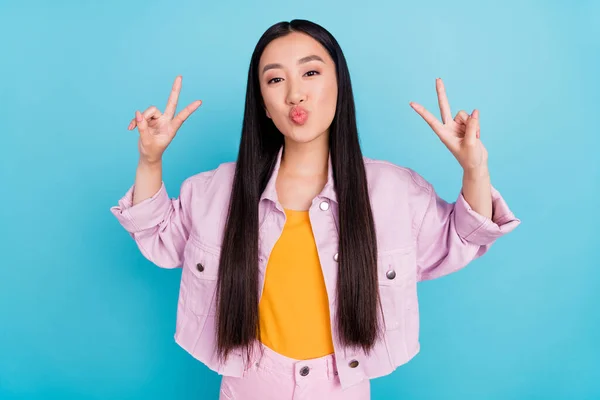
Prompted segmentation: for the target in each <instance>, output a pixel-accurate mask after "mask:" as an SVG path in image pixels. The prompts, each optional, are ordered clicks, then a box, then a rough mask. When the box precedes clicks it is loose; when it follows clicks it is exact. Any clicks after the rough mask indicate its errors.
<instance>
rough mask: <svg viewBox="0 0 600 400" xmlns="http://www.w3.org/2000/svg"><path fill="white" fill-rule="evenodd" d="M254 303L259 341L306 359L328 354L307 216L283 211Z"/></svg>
mask: <svg viewBox="0 0 600 400" xmlns="http://www.w3.org/2000/svg"><path fill="white" fill-rule="evenodd" d="M285 214H286V216H287V219H286V223H285V225H284V227H283V232H282V233H281V237H280V238H279V240H278V241H277V243H276V244H275V246H274V247H273V250H272V252H271V255H270V256H269V261H268V264H267V268H266V272H265V283H264V288H263V293H262V296H261V299H260V302H259V307H258V308H259V316H260V322H259V323H260V329H261V342H262V343H263V344H264V345H265V346H267V347H269V348H271V349H272V350H275V351H276V352H278V353H280V354H283V355H285V356H287V357H291V358H295V359H299V360H306V359H309V358H317V357H322V356H324V355H328V354H331V353H333V352H334V349H333V341H332V337H331V325H330V320H329V300H328V296H327V291H326V289H325V281H324V279H323V271H322V270H321V264H320V262H319V255H318V253H317V247H316V244H315V239H314V236H313V232H312V228H311V224H310V218H309V215H308V211H296V210H287V209H285Z"/></svg>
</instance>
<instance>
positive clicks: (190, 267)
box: [181, 238, 219, 316]
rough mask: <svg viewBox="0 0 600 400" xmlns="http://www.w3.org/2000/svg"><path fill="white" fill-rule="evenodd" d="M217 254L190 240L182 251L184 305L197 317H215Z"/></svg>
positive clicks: (195, 240)
mask: <svg viewBox="0 0 600 400" xmlns="http://www.w3.org/2000/svg"><path fill="white" fill-rule="evenodd" d="M218 272H219V252H218V251H215V250H214V249H212V248H209V247H207V246H204V245H203V244H202V243H200V242H199V241H197V239H194V238H191V240H189V241H188V243H187V245H186V247H185V251H184V261H183V271H182V280H181V281H182V285H185V292H186V304H187V307H188V309H189V310H191V311H192V313H194V314H195V315H197V316H207V315H215V311H216V301H215V300H216V288H217V278H218Z"/></svg>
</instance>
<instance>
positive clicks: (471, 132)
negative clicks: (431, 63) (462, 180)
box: [409, 78, 488, 171]
mask: <svg viewBox="0 0 600 400" xmlns="http://www.w3.org/2000/svg"><path fill="white" fill-rule="evenodd" d="M436 90H437V95H438V103H439V105H440V112H441V115H442V122H440V121H438V120H437V119H436V118H435V117H434V116H433V115H432V114H431V113H430V112H429V111H427V110H426V109H425V108H424V107H423V106H421V105H419V104H417V103H415V102H410V103H409V104H410V106H411V107H412V108H413V109H414V110H415V111H416V112H417V113H418V114H419V115H420V116H421V117H423V119H424V120H425V122H427V123H428V124H429V126H431V128H432V129H433V131H434V132H435V133H436V134H437V135H438V137H439V138H440V140H441V141H442V142H443V143H444V144H445V145H446V147H447V148H448V150H450V152H452V154H453V155H454V157H456V159H457V160H458V162H459V164H460V165H461V166H462V167H463V170H464V171H473V170H476V169H478V168H482V167H487V160H488V153H487V150H486V149H485V147H483V143H482V142H481V140H480V139H479V136H480V135H479V111H478V110H477V109H475V110H473V113H472V114H471V115H469V114H467V113H466V112H465V111H463V110H461V111H459V112H458V113H457V114H456V117H454V119H452V113H451V112H450V104H449V103H448V98H447V97H446V89H445V88H444V83H443V82H442V80H441V79H439V78H438V79H437V80H436Z"/></svg>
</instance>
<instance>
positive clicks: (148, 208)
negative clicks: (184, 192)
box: [110, 181, 170, 233]
mask: <svg viewBox="0 0 600 400" xmlns="http://www.w3.org/2000/svg"><path fill="white" fill-rule="evenodd" d="M134 189H135V184H134V185H132V186H131V187H130V188H129V190H128V191H127V192H126V193H125V195H124V196H123V197H122V198H121V199H120V200H119V201H118V205H117V206H113V207H111V209H110V211H111V212H112V213H113V215H114V216H115V217H116V218H117V219H118V220H119V222H120V223H121V225H123V228H125V230H127V231H128V232H130V233H136V232H140V231H143V230H145V229H149V228H153V227H155V226H157V225H158V224H159V223H160V222H161V221H162V220H163V219H164V218H165V215H166V213H167V211H168V209H169V204H170V200H169V195H168V194H167V190H166V188H165V183H164V181H163V182H161V186H160V189H159V190H158V192H156V193H155V194H154V195H153V196H152V197H149V198H147V199H144V200H143V201H141V202H139V203H138V204H136V205H132V204H133V191H134Z"/></svg>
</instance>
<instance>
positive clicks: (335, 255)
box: [333, 253, 338, 261]
mask: <svg viewBox="0 0 600 400" xmlns="http://www.w3.org/2000/svg"><path fill="white" fill-rule="evenodd" d="M333 259H334V260H335V261H337V260H338V253H335V254H334V255H333Z"/></svg>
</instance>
